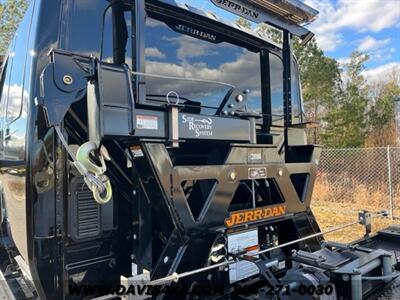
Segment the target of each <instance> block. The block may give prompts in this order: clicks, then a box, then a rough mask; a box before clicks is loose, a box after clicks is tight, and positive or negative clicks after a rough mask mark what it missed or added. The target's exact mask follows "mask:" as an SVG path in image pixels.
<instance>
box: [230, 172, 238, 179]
mask: <svg viewBox="0 0 400 300" xmlns="http://www.w3.org/2000/svg"><path fill="white" fill-rule="evenodd" d="M236 178H237V173H236V172H235V171H231V172H230V173H229V179H230V180H231V181H235V180H236Z"/></svg>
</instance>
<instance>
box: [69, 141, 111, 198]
mask: <svg viewBox="0 0 400 300" xmlns="http://www.w3.org/2000/svg"><path fill="white" fill-rule="evenodd" d="M97 148H98V147H97V144H96V143H95V142H90V141H89V142H86V143H84V144H82V145H81V146H80V147H79V148H78V151H77V152H76V160H77V161H78V162H80V163H81V164H82V165H83V166H84V167H85V168H86V170H87V171H88V172H89V173H92V174H93V175H94V177H96V179H97V180H100V181H101V182H102V184H103V185H104V190H103V191H102V190H100V189H99V186H98V185H97V184H94V183H93V182H90V180H85V181H86V182H87V181H89V184H88V186H89V188H90V190H91V191H92V193H93V197H94V199H95V200H96V202H97V203H99V204H105V203H107V202H108V201H110V200H111V198H112V187H111V182H110V179H109V178H108V177H107V176H106V175H104V173H105V172H106V170H107V167H106V163H105V161H104V159H106V160H110V156H109V154H108V152H107V149H106V148H105V147H104V146H102V147H101V148H100V154H99V155H98V156H97V158H98V160H99V162H100V165H98V164H97V163H96V162H95V161H93V160H92V159H91V155H92V156H95V155H96V150H97ZM93 175H92V176H93Z"/></svg>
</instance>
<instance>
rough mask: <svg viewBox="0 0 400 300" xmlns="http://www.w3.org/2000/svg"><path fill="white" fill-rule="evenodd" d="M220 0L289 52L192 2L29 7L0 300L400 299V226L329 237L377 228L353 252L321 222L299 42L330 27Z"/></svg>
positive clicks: (9, 140)
mask: <svg viewBox="0 0 400 300" xmlns="http://www.w3.org/2000/svg"><path fill="white" fill-rule="evenodd" d="M195 2H196V1H193V3H192V4H193V5H195V4H196V3H195ZM211 2H212V3H213V4H214V5H216V6H218V7H219V8H221V9H223V10H225V14H226V13H228V12H229V13H234V14H236V15H239V16H241V17H244V18H246V19H248V20H250V21H252V22H255V23H259V24H261V23H266V24H268V25H270V26H272V27H275V28H276V29H278V30H280V31H281V32H282V37H283V42H282V45H278V44H276V43H274V42H272V41H270V40H268V39H265V38H263V37H261V36H260V35H258V34H257V33H255V32H254V31H252V30H250V29H246V28H243V27H242V26H240V25H235V24H231V23H230V22H227V21H224V20H223V19H222V18H220V17H219V16H216V15H215V14H210V13H205V12H203V11H201V10H199V9H197V8H194V7H192V6H190V3H188V5H183V4H177V3H175V2H174V1H172V0H163V1H156V0H146V1H145V0H135V1H133V0H116V1H105V0H104V1H103V0H100V1H91V0H73V1H71V0H69V1H67V0H54V1H43V0H42V1H41V0H32V1H31V4H30V7H29V9H28V11H27V13H26V16H25V18H24V20H23V21H22V24H21V26H20V29H19V30H18V33H17V35H16V37H15V38H14V40H13V42H12V45H11V48H10V51H9V54H8V55H7V56H6V58H5V62H4V64H3V68H2V75H1V99H2V100H1V107H0V111H1V121H0V122H1V123H0V127H1V134H0V139H1V141H0V142H1V148H0V154H1V157H0V158H1V161H0V166H1V173H0V174H1V175H0V176H1V178H0V182H1V186H2V190H1V221H2V231H1V232H2V253H1V257H2V264H1V271H2V272H1V274H0V275H1V276H2V277H4V278H1V279H2V280H1V282H2V284H1V286H0V291H1V293H2V295H7V296H6V297H7V298H10V299H11V298H12V297H14V298H17V299H20V298H21V299H23V298H26V299H34V298H37V297H39V298H40V299H92V298H96V297H97V298H99V299H113V298H116V297H119V296H123V297H127V298H129V297H134V296H135V297H137V296H138V289H137V287H138V286H139V287H140V286H145V287H147V288H148V289H150V290H151V289H153V292H155V291H158V293H153V294H151V293H149V294H150V295H141V297H142V298H146V296H147V297H155V298H156V297H159V298H165V299H169V298H185V297H195V296H198V297H201V298H242V299H273V298H280V299H299V298H304V299H314V298H320V299H327V298H329V299H336V298H337V299H353V300H357V299H362V298H366V297H369V296H371V295H376V293H381V292H382V291H383V289H384V288H385V287H387V286H388V285H390V284H393V282H394V280H395V278H396V277H397V275H398V269H399V268H400V265H399V263H398V259H399V257H398V256H399V254H398V253H399V252H398V251H399V249H400V246H399V240H400V238H399V234H400V229H399V227H398V226H392V227H390V228H388V229H386V230H383V231H381V232H379V233H377V234H374V235H372V234H371V218H372V217H373V216H375V215H379V216H382V215H385V212H378V213H371V212H367V211H361V212H359V215H358V216H355V222H353V223H351V224H346V225H343V226H340V227H337V228H334V229H332V230H330V231H328V232H332V231H336V230H341V229H343V228H346V227H349V226H356V225H357V224H361V225H363V226H365V229H366V234H365V237H364V238H363V239H361V240H357V241H354V242H353V243H350V244H339V243H333V242H327V241H325V239H324V234H325V233H326V232H321V230H320V228H319V226H318V224H317V222H316V220H315V217H314V215H313V213H312V211H311V209H310V201H311V196H312V190H313V185H314V181H315V178H316V172H317V167H318V161H319V156H320V152H321V148H320V147H319V146H317V145H308V144H307V142H306V133H305V129H306V128H307V127H308V126H311V125H312V124H309V123H306V122H304V121H303V115H302V98H301V89H300V83H299V76H298V70H297V62H296V59H295V57H294V56H293V53H292V40H293V37H297V38H299V39H301V41H302V43H303V44H306V43H307V42H308V41H309V40H310V39H311V38H312V36H313V34H312V33H311V32H310V31H308V30H307V29H306V28H305V27H304V26H303V25H304V24H305V23H309V22H311V21H313V20H314V19H315V17H316V15H317V12H316V11H315V10H314V9H312V8H310V7H308V6H306V5H305V4H303V3H302V2H300V1H297V0H283V1H281V2H276V1H267V0H264V1H261V0H260V1H238V0H230V1H220V0H212V1H211ZM211 2H210V3H211ZM221 11H222V10H221ZM199 286H200V287H201V286H203V287H204V286H207V287H209V288H210V289H209V290H207V291H210V290H211V291H214V292H209V293H203V294H201V293H200V294H196V293H195V290H196V287H199ZM115 287H118V289H117V290H115V289H114V288H115ZM155 287H158V288H157V289H155ZM131 288H134V291H135V292H136V293H135V294H134V295H133V294H129V293H126V295H118V291H119V290H122V291H125V292H127V291H132V289H131ZM135 288H136V289H135ZM168 291H169V292H168ZM171 291H175V292H172V293H171ZM179 291H180V292H179Z"/></svg>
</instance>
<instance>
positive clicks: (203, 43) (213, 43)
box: [145, 18, 261, 110]
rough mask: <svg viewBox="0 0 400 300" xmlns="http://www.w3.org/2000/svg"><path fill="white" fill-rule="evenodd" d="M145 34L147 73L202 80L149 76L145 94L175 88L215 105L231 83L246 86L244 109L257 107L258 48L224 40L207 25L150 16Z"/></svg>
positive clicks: (240, 87) (184, 95) (185, 95)
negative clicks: (198, 27) (202, 25)
mask: <svg viewBox="0 0 400 300" xmlns="http://www.w3.org/2000/svg"><path fill="white" fill-rule="evenodd" d="M145 39H146V52H145V54H146V73H150V74H158V75H164V76H172V77H181V78H191V79H200V80H203V81H196V80H171V79H169V78H161V77H154V76H147V77H146V92H147V95H148V97H147V98H148V99H153V98H154V96H157V95H158V96H165V95H166V94H167V93H168V92H170V91H171V90H173V91H175V92H177V93H178V94H179V96H180V98H182V99H185V98H186V99H188V100H191V101H196V102H200V103H201V105H202V106H203V107H208V108H210V107H214V108H215V109H216V108H217V107H218V106H219V105H220V103H221V102H222V100H223V99H224V97H225V96H226V95H227V93H228V92H229V91H230V89H231V88H232V86H234V87H235V88H236V89H238V90H239V91H242V90H243V91H244V90H247V89H248V90H250V93H249V96H248V109H252V110H258V109H259V108H260V106H261V70H260V69H261V67H260V54H259V53H258V52H252V51H249V50H247V49H244V48H243V47H240V46H237V45H235V44H233V43H230V42H227V41H225V40H223V39H222V38H221V37H220V36H219V35H217V34H215V33H213V32H209V31H207V30H205V29H197V28H193V27H189V26H188V25H186V24H184V23H179V22H171V23H170V22H168V23H165V22H162V21H158V20H155V19H152V18H147V21H146V31H145ZM212 81H214V82H215V83H212ZM223 83H225V84H223Z"/></svg>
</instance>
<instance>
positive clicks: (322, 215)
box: [311, 179, 400, 243]
mask: <svg viewBox="0 0 400 300" xmlns="http://www.w3.org/2000/svg"><path fill="white" fill-rule="evenodd" d="M398 195H400V194H398ZM395 200H398V199H395ZM399 200H400V199H399ZM311 203H312V205H311V207H312V210H313V212H314V215H315V217H316V219H317V222H318V224H319V225H320V227H321V230H322V231H324V230H327V229H330V228H332V227H335V226H338V225H342V224H346V223H350V222H354V221H356V220H357V217H358V211H359V210H368V211H371V212H378V211H382V210H384V209H386V210H388V208H389V205H388V203H389V201H388V193H387V191H386V190H385V187H374V188H369V187H368V186H367V185H363V184H357V185H354V186H352V187H351V188H349V187H347V188H346V189H345V188H343V187H342V186H340V185H332V183H328V182H326V181H325V180H321V179H319V180H317V182H316V184H315V187H314V193H313V200H312V202H311ZM395 203H396V202H395ZM397 203H400V201H398V202H397ZM394 215H395V216H400V210H399V209H396V210H395V211H394ZM397 222H398V221H397ZM394 223H396V221H395V220H391V219H390V218H382V217H375V218H372V230H373V232H376V231H378V230H381V229H383V228H385V227H388V226H390V225H391V224H394ZM364 232H365V231H364V227H363V226H361V225H355V226H352V227H349V228H346V229H344V230H341V231H338V232H334V233H330V234H328V235H326V237H325V238H326V239H327V240H330V241H337V242H343V243H346V242H351V241H353V240H356V239H358V238H361V237H362V236H363V235H364Z"/></svg>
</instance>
